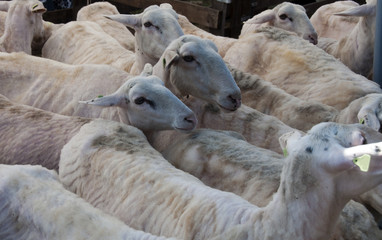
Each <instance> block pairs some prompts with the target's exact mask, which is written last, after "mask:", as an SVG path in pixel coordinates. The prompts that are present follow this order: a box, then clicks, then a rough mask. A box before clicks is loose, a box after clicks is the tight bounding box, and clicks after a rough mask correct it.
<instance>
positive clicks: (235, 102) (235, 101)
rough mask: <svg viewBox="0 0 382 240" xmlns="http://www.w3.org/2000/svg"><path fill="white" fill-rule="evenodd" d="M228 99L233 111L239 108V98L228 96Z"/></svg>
mask: <svg viewBox="0 0 382 240" xmlns="http://www.w3.org/2000/svg"><path fill="white" fill-rule="evenodd" d="M228 99H229V100H230V101H231V102H232V104H233V109H234V110H236V109H238V108H239V107H240V106H241V97H237V96H234V95H229V96H228Z"/></svg>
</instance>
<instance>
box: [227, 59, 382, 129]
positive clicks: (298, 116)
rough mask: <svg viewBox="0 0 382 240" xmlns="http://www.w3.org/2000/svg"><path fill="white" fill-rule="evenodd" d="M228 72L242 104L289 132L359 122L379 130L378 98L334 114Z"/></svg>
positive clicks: (372, 96)
mask: <svg viewBox="0 0 382 240" xmlns="http://www.w3.org/2000/svg"><path fill="white" fill-rule="evenodd" d="M229 69H230V71H231V73H232V76H233V77H234V79H235V81H236V83H237V85H238V86H239V88H240V90H241V94H242V102H243V103H244V104H246V105H247V106H249V107H251V108H254V109H256V110H259V111H260V112H262V113H265V114H269V115H272V116H275V117H277V118H278V119H280V120H281V121H283V122H284V123H286V124H287V125H289V126H291V127H293V128H296V129H299V130H302V131H307V130H309V129H310V128H312V127H313V126H314V125H316V124H318V123H321V122H338V123H358V122H362V123H364V124H366V125H367V126H369V127H371V128H373V129H375V130H379V129H380V127H381V123H380V121H381V120H382V119H380V116H381V114H380V113H381V110H382V109H381V108H380V107H379V103H380V102H381V100H382V95H381V94H378V93H374V94H368V95H366V96H364V97H361V98H359V99H356V100H354V101H352V102H351V103H350V104H349V105H348V106H347V107H346V108H344V109H342V110H341V111H338V110H337V109H335V108H334V107H330V106H328V105H325V104H322V103H320V102H314V101H309V100H302V99H300V98H297V97H295V96H293V95H290V94H288V93H286V92H285V91H283V90H282V89H280V88H278V87H276V86H275V85H273V84H272V83H271V82H268V81H265V80H263V79H262V78H261V77H259V76H257V75H254V74H249V73H245V72H243V71H240V70H238V69H237V68H233V67H232V66H230V67H229Z"/></svg>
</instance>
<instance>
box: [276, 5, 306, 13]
mask: <svg viewBox="0 0 382 240" xmlns="http://www.w3.org/2000/svg"><path fill="white" fill-rule="evenodd" d="M274 10H276V11H278V12H286V13H290V14H293V13H305V12H306V10H305V8H304V7H303V6H301V5H298V4H293V3H290V2H284V3H281V4H279V5H278V6H276V7H275V8H274Z"/></svg>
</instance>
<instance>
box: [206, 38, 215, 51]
mask: <svg viewBox="0 0 382 240" xmlns="http://www.w3.org/2000/svg"><path fill="white" fill-rule="evenodd" d="M204 41H205V42H206V43H207V44H208V45H210V46H211V48H213V49H214V50H215V51H216V52H219V49H218V47H217V46H216V44H215V43H214V42H213V41H211V40H209V39H204Z"/></svg>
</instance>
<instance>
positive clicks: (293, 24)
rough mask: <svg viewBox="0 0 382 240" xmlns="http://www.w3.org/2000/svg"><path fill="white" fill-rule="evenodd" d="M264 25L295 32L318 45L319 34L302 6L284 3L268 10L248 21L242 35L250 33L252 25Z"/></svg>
mask: <svg viewBox="0 0 382 240" xmlns="http://www.w3.org/2000/svg"><path fill="white" fill-rule="evenodd" d="M262 23H268V24H269V25H270V26H274V27H277V28H281V29H284V30H287V31H290V32H294V33H296V34H297V35H298V36H300V37H302V38H304V39H306V40H308V41H309V42H311V43H313V44H317V38H318V36H317V33H316V31H315V29H314V27H313V25H312V23H311V22H310V20H309V17H308V15H307V14H306V11H305V8H304V7H303V6H301V5H298V4H293V3H289V2H284V3H281V4H279V5H277V6H276V7H275V8H273V9H272V10H266V11H264V12H262V13H260V14H258V15H256V16H254V17H253V18H252V19H250V20H248V21H247V22H246V23H245V24H244V26H243V30H242V34H243V35H244V34H245V33H246V32H249V31H250V30H249V29H251V26H250V25H251V24H262Z"/></svg>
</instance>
